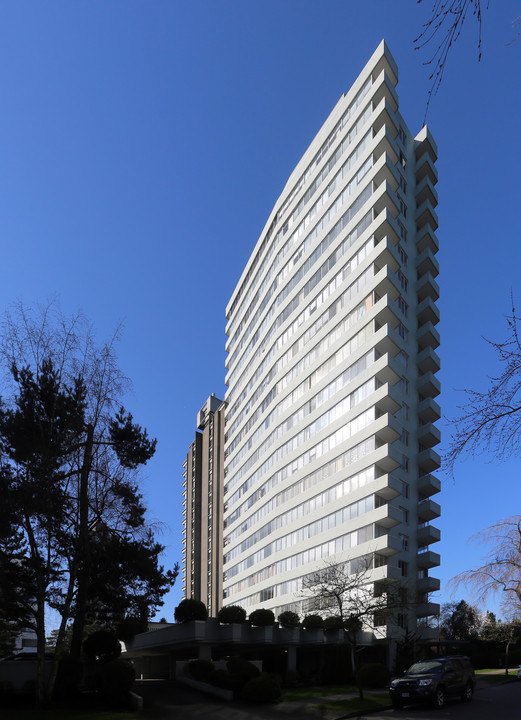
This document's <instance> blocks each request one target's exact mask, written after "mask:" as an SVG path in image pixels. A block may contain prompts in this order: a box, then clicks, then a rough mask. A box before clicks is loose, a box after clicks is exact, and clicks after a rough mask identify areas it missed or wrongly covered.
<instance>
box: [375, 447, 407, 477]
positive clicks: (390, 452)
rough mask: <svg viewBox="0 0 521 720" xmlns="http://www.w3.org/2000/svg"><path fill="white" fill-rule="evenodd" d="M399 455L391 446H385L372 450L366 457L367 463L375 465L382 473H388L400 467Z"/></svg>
mask: <svg viewBox="0 0 521 720" xmlns="http://www.w3.org/2000/svg"><path fill="white" fill-rule="evenodd" d="M401 461H402V456H401V453H399V452H398V450H397V449H396V448H395V447H393V445H389V444H385V445H381V446H380V447H379V448H377V449H376V450H374V451H373V452H372V453H371V454H370V455H369V456H368V457H367V461H366V462H367V463H369V462H371V463H373V464H374V465H376V466H377V467H378V468H379V470H381V471H383V473H384V474H385V473H390V472H392V471H393V470H396V468H397V467H400V464H401Z"/></svg>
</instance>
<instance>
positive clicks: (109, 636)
mask: <svg viewBox="0 0 521 720" xmlns="http://www.w3.org/2000/svg"><path fill="white" fill-rule="evenodd" d="M83 652H84V653H85V655H86V656H87V657H88V658H91V659H92V660H94V659H98V660H99V661H100V662H102V663H107V662H110V661H111V660H115V659H116V658H118V657H119V656H120V655H121V644H120V642H119V640H118V639H117V637H116V633H115V632H114V630H96V631H95V632H93V633H92V634H91V635H89V636H88V637H87V638H86V639H85V640H84V641H83Z"/></svg>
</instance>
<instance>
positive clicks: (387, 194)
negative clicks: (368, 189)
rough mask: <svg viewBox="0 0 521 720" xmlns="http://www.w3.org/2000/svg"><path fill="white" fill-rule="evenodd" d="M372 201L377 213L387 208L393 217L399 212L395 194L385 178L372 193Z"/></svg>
mask: <svg viewBox="0 0 521 720" xmlns="http://www.w3.org/2000/svg"><path fill="white" fill-rule="evenodd" d="M372 202H373V207H374V209H375V211H376V214H377V215H379V214H380V213H381V212H382V211H383V210H388V211H389V212H390V213H391V215H392V216H393V217H397V216H398V213H399V212H400V208H399V206H398V200H397V197H396V194H395V192H394V190H393V188H392V187H391V185H390V184H389V183H388V182H387V180H384V182H383V183H382V184H381V185H379V186H378V187H377V188H376V190H375V192H374V193H373V198H372Z"/></svg>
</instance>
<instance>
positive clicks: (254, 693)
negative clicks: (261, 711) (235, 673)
mask: <svg viewBox="0 0 521 720" xmlns="http://www.w3.org/2000/svg"><path fill="white" fill-rule="evenodd" d="M240 698H241V700H244V701H245V702H251V703H265V702H275V701H276V700H278V699H279V698H280V687H279V684H278V683H277V681H276V680H275V679H274V678H273V677H272V676H271V675H268V674H267V673H261V674H260V675H259V676H258V677H255V678H252V679H251V680H248V682H247V683H246V685H245V686H244V687H243V689H242V692H241V694H240Z"/></svg>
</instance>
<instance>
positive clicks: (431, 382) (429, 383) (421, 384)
mask: <svg viewBox="0 0 521 720" xmlns="http://www.w3.org/2000/svg"><path fill="white" fill-rule="evenodd" d="M416 390H417V391H418V393H419V394H420V395H422V397H424V398H426V397H431V398H433V397H437V396H438V395H439V394H440V392H441V384H440V381H439V380H438V378H437V377H435V376H434V375H433V374H432V373H431V372H428V373H425V375H420V377H419V378H418V380H417V381H416Z"/></svg>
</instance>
